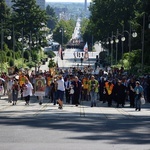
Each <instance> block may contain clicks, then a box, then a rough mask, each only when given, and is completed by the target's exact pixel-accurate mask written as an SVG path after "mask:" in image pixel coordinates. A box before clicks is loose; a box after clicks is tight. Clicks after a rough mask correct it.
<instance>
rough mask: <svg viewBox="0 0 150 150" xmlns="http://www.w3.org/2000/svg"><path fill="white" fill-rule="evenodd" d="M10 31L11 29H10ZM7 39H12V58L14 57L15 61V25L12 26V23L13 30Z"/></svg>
mask: <svg viewBox="0 0 150 150" xmlns="http://www.w3.org/2000/svg"><path fill="white" fill-rule="evenodd" d="M10 32H11V31H10ZM7 39H8V40H11V39H12V40H13V41H12V43H13V53H14V54H13V59H14V61H15V42H16V41H15V27H14V25H13V31H12V37H11V36H10V35H9V36H8V37H7Z"/></svg>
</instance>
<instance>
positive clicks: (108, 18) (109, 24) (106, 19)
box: [87, 0, 150, 67]
mask: <svg viewBox="0 0 150 150" xmlns="http://www.w3.org/2000/svg"><path fill="white" fill-rule="evenodd" d="M149 8H150V1H149V0H132V1H127V0H121V1H120V0H105V1H104V0H93V1H92V3H91V5H90V11H91V16H90V21H89V23H88V25H87V27H88V29H90V30H91V31H92V34H93V35H94V40H95V41H100V40H101V41H104V40H105V41H107V38H108V37H111V34H112V32H113V34H114V35H116V31H117V29H118V30H119V33H120V34H121V33H122V31H123V29H124V30H127V31H130V25H131V32H132V31H133V30H134V29H135V30H136V32H137V34H138V37H137V38H136V39H132V41H131V44H132V47H131V51H132V50H134V49H141V48H142V44H141V41H142V34H141V33H142V29H143V16H144V14H145V27H144V28H145V30H144V31H143V32H144V36H145V38H144V64H145V65H150V59H149V43H150V29H148V23H149V22H150V20H149V19H148V18H149V16H150V9H149ZM125 36H126V40H125V42H124V52H127V51H128V50H129V43H128V38H129V37H128V35H126V34H125ZM119 43H120V42H119ZM120 47H121V44H120ZM113 49H115V44H114V45H113ZM137 52H138V51H137ZM118 55H119V56H121V54H120V51H118ZM137 55H138V54H136V53H135V55H134V57H135V58H138V62H140V63H141V57H136V56H137ZM114 57H115V56H114ZM131 61H133V62H131V63H130V64H131V65H132V66H134V62H137V61H134V60H131ZM132 66H131V67H132Z"/></svg>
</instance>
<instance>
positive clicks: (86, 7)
mask: <svg viewBox="0 0 150 150" xmlns="http://www.w3.org/2000/svg"><path fill="white" fill-rule="evenodd" d="M84 7H85V8H84V9H85V12H86V11H87V0H85V6H84Z"/></svg>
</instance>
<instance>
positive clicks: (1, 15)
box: [0, 0, 10, 22]
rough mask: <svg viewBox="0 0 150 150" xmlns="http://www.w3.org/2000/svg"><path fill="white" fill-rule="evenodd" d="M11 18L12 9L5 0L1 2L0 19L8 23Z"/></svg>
mask: <svg viewBox="0 0 150 150" xmlns="http://www.w3.org/2000/svg"><path fill="white" fill-rule="evenodd" d="M9 18H10V9H9V8H8V7H7V5H6V3H5V0H1V1H0V19H1V20H3V22H7V19H9Z"/></svg>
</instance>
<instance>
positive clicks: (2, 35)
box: [1, 20, 4, 73]
mask: <svg viewBox="0 0 150 150" xmlns="http://www.w3.org/2000/svg"><path fill="white" fill-rule="evenodd" d="M3 38H4V33H3V20H1V53H2V52H3V40H4V39H3ZM2 59H3V56H2V54H1V73H2V67H3V61H2Z"/></svg>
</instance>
